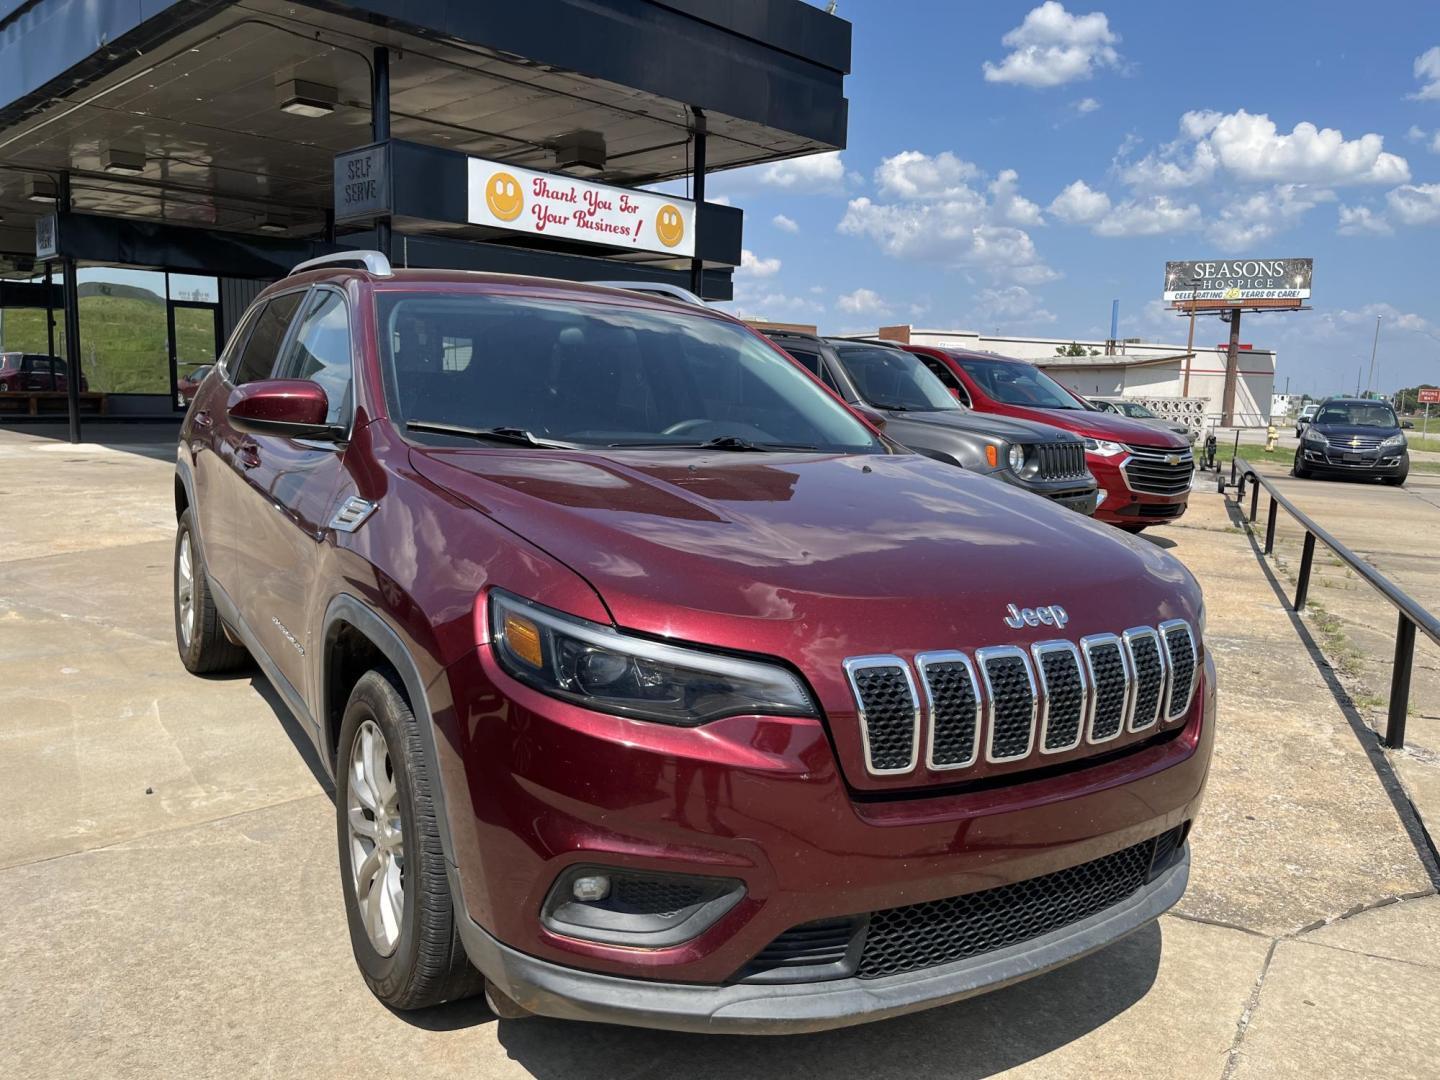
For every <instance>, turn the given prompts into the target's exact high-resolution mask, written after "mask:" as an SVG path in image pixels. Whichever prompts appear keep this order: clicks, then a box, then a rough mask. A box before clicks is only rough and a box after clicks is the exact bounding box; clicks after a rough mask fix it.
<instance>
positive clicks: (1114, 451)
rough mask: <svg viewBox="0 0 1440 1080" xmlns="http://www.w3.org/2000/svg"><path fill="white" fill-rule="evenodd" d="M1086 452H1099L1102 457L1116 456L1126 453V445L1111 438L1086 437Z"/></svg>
mask: <svg viewBox="0 0 1440 1080" xmlns="http://www.w3.org/2000/svg"><path fill="white" fill-rule="evenodd" d="M1085 452H1086V453H1087V454H1099V455H1100V456H1101V457H1116V456H1117V455H1119V454H1123V453H1125V447H1124V446H1123V445H1122V444H1120V443H1118V442H1111V441H1110V440H1109V439H1092V438H1090V437H1089V436H1088V435H1087V436H1086V437H1085Z"/></svg>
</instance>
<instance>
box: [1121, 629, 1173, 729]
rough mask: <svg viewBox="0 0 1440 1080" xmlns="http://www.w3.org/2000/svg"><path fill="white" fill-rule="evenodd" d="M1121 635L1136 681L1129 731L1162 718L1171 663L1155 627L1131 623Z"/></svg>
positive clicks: (1153, 723)
mask: <svg viewBox="0 0 1440 1080" xmlns="http://www.w3.org/2000/svg"><path fill="white" fill-rule="evenodd" d="M1120 636H1121V637H1122V638H1123V639H1124V641H1125V651H1126V652H1127V653H1129V656H1130V672H1131V676H1132V677H1133V678H1134V680H1135V700H1134V709H1133V711H1132V713H1131V715H1130V730H1131V731H1144V730H1146V729H1147V728H1150V727H1153V726H1154V725H1155V722H1156V721H1158V720H1159V719H1160V710H1161V708H1163V707H1164V704H1165V677H1166V674H1167V672H1168V671H1169V665H1168V664H1167V663H1166V662H1165V650H1164V649H1163V648H1161V645H1160V635H1159V634H1158V633H1157V632H1156V631H1155V629H1154V628H1153V627H1149V626H1132V627H1131V628H1130V629H1129V630H1126V631H1125V632H1124V633H1123V634H1121V635H1120Z"/></svg>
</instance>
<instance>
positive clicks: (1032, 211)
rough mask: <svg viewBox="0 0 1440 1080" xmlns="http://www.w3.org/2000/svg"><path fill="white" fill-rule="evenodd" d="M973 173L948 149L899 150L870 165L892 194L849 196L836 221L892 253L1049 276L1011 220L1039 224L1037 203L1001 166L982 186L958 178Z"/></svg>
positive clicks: (1036, 278)
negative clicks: (933, 152)
mask: <svg viewBox="0 0 1440 1080" xmlns="http://www.w3.org/2000/svg"><path fill="white" fill-rule="evenodd" d="M978 175H979V170H978V169H976V167H975V166H974V165H971V164H970V163H969V162H966V161H962V160H961V159H959V158H957V157H956V156H955V155H954V154H951V153H948V152H946V153H940V154H936V155H934V156H931V155H928V154H923V153H920V152H919V151H917V150H906V151H904V152H902V153H899V154H896V155H894V156H893V157H889V158H886V159H885V160H884V161H882V162H881V164H880V167H879V168H878V169H876V170H875V182H876V185H877V187H878V188H879V189H880V191H881V193H882V194H884V195H889V196H891V197H892V200H893V201H876V200H874V199H871V198H869V197H861V198H857V199H851V200H850V203H849V205H848V207H847V208H846V211H845V216H844V217H843V218H842V219H841V221H840V224H839V225H838V226H837V227H838V229H839V231H840V232H842V233H845V234H848V235H851V236H868V237H870V238H871V239H872V240H874V241H875V243H877V244H878V245H879V246H880V250H882V251H883V252H885V253H886V254H887V255H891V256H893V257H895V258H897V259H909V260H915V261H919V262H931V263H937V264H940V265H942V266H949V267H971V268H979V269H984V270H986V271H988V272H990V273H991V274H993V275H995V276H996V277H1000V278H1003V279H1005V280H1009V281H1021V282H1024V283H1036V282H1041V281H1048V280H1052V279H1054V278H1055V277H1057V276H1058V275H1057V274H1056V273H1055V272H1054V271H1053V270H1051V269H1050V268H1049V267H1047V266H1045V265H1044V263H1043V262H1042V261H1041V259H1040V256H1039V254H1038V253H1037V252H1036V250H1035V245H1034V242H1033V241H1032V240H1031V239H1030V234H1029V233H1027V232H1026V231H1025V230H1024V229H1023V228H1019V227H1017V226H1020V225H1040V224H1043V218H1042V216H1041V213H1040V208H1039V207H1038V206H1036V205H1035V204H1034V203H1033V202H1031V201H1030V200H1029V199H1026V198H1024V197H1023V196H1022V195H1020V193H1019V190H1018V188H1019V177H1018V175H1017V174H1016V173H1015V172H1014V170H1011V169H1006V170H1004V171H1002V172H1001V173H1000V174H999V175H998V176H996V178H995V179H994V181H992V182H991V183H990V184H989V185H987V187H986V189H985V190H984V191H981V190H977V189H976V188H974V187H971V186H970V184H969V183H967V182H966V181H967V180H969V179H971V178H974V177H976V176H978Z"/></svg>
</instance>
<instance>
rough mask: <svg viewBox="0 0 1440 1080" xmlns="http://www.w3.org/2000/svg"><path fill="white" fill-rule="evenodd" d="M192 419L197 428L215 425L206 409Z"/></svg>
mask: <svg viewBox="0 0 1440 1080" xmlns="http://www.w3.org/2000/svg"><path fill="white" fill-rule="evenodd" d="M191 419H192V420H194V421H195V426H196V427H202V428H208V427H210V426H211V425H212V424H214V423H215V421H214V420H211V419H210V414H209V413H208V412H206V411H205V410H204V409H201V410H200V411H199V412H197V413H196V414H195V415H194V416H193V417H191Z"/></svg>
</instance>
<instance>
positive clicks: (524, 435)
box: [405, 420, 582, 450]
mask: <svg viewBox="0 0 1440 1080" xmlns="http://www.w3.org/2000/svg"><path fill="white" fill-rule="evenodd" d="M405 429H406V430H407V431H424V432H428V433H429V434H431V435H457V436H460V437H462V438H467V439H489V440H491V441H492V442H503V443H514V444H516V445H518V446H544V447H550V448H553V449H557V450H579V449H582V448H581V447H579V446H576V445H575V444H574V443H567V442H557V441H556V440H554V439H541V438H538V437H536V436H535V435H533V434H531V433H530V432H529V431H526V430H525V429H524V428H518V427H490V428H477V427H466V426H465V425H464V424H443V423H440V422H439V421H438V420H407V421H405Z"/></svg>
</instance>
